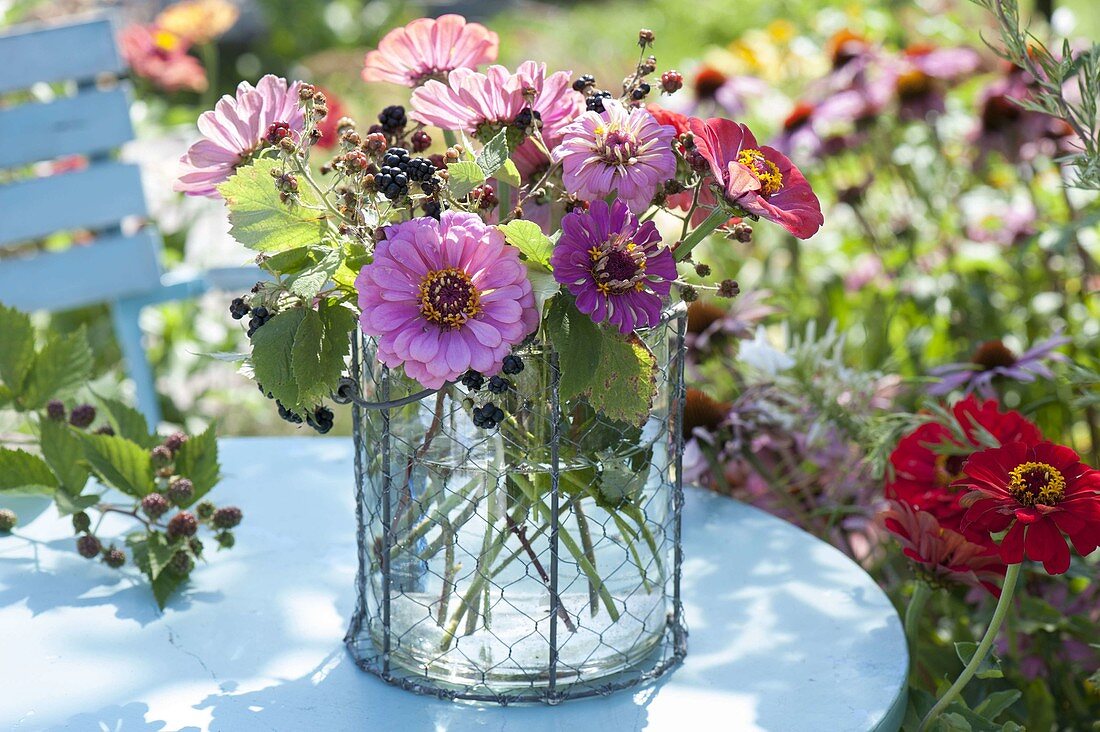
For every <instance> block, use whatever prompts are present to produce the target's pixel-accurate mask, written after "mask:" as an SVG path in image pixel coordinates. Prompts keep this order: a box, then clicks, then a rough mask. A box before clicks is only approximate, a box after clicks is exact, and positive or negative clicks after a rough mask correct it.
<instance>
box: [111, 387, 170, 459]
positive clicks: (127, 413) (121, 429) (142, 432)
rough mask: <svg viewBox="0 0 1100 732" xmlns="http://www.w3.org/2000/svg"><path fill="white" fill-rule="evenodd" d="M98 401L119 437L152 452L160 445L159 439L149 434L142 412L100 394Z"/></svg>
mask: <svg viewBox="0 0 1100 732" xmlns="http://www.w3.org/2000/svg"><path fill="white" fill-rule="evenodd" d="M96 399H97V400H98V401H99V403H100V405H102V407H103V411H105V412H106V413H107V420H108V421H109V422H110V423H111V426H112V427H113V428H114V430H115V434H117V435H118V436H119V437H125V438H126V439H127V440H130V441H131V442H136V443H137V444H139V445H141V446H142V447H146V448H149V449H150V450H151V449H153V448H154V447H156V446H157V445H159V444H160V438H159V437H157V436H156V435H151V434H149V424H148V423H147V422H146V421H145V415H143V414H142V413H141V412H139V411H138V410H136V409H134V408H133V407H131V406H129V405H128V404H123V403H122V402H120V401H118V400H117V399H109V398H107V397H102V396H99V395H98V394H97V395H96Z"/></svg>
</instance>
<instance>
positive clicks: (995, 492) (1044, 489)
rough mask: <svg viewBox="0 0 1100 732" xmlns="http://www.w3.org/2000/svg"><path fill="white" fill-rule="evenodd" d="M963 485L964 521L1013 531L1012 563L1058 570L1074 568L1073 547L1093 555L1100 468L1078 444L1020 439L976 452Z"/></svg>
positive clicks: (1004, 542) (1007, 549)
mask: <svg viewBox="0 0 1100 732" xmlns="http://www.w3.org/2000/svg"><path fill="white" fill-rule="evenodd" d="M963 474H964V475H963V477H962V478H960V479H959V480H958V482H957V483H956V485H957V486H958V487H959V488H969V489H970V490H971V492H970V493H968V494H967V495H966V496H964V497H963V500H962V505H963V506H964V507H966V509H967V510H966V515H965V516H964V517H963V526H964V528H978V529H981V530H982V531H988V532H990V533H998V532H1001V531H1004V530H1006V529H1007V530H1008V533H1007V534H1005V535H1004V538H1002V539H1001V542H1000V554H1001V559H1003V560H1004V561H1005V562H1007V563H1008V564H1019V563H1020V562H1022V561H1023V560H1024V556H1025V555H1026V556H1027V558H1028V559H1031V560H1034V561H1036V562H1042V563H1043V567H1044V568H1045V569H1046V571H1047V572H1049V573H1050V574H1062V573H1063V572H1065V571H1066V570H1067V569H1069V547H1068V546H1067V544H1066V540H1065V538H1064V537H1063V536H1062V533H1063V532H1064V533H1066V534H1067V535H1069V539H1070V541H1071V542H1072V543H1073V548H1074V549H1076V550H1077V553H1078V554H1080V555H1081V556H1087V555H1088V554H1090V553H1091V552H1092V551H1093V550H1094V549H1096V547H1097V546H1100V471H1096V470H1093V469H1092V468H1090V467H1089V466H1087V465H1085V464H1084V463H1082V462H1081V459H1080V457H1079V456H1078V455H1077V453H1075V452H1074V451H1073V450H1071V449H1069V448H1068V447H1063V446H1062V445H1055V444H1054V443H1051V442H1040V443H1039V444H1037V445H1028V444H1026V443H1023V442H1013V443H1011V444H1008V445H1005V446H1003V447H997V448H993V449H990V450H983V451H982V452H978V453H974V454H973V455H971V456H970V458H969V459H968V460H967V461H966V464H965V465H964V466H963Z"/></svg>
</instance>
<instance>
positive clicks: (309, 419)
mask: <svg viewBox="0 0 1100 732" xmlns="http://www.w3.org/2000/svg"><path fill="white" fill-rule="evenodd" d="M334 419H335V418H334V416H333V414H332V410H331V409H329V408H328V407H317V408H316V409H315V410H313V414H311V415H306V424H308V425H309V426H310V427H312V428H313V429H315V430H317V431H318V432H319V433H321V434H322V435H323V434H325V433H327V432H328V431H329V430H331V429H332V424H333V421H334Z"/></svg>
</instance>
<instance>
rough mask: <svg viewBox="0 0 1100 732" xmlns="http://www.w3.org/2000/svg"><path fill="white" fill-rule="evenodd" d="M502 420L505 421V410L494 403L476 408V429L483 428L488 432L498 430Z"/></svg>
mask: <svg viewBox="0 0 1100 732" xmlns="http://www.w3.org/2000/svg"><path fill="white" fill-rule="evenodd" d="M502 419H504V410H503V409H501V408H500V407H498V406H497V405H495V404H493V403H492V402H486V403H485V404H484V405H483V406H480V407H474V426H475V427H481V428H482V429H486V430H491V429H496V427H497V425H499V424H500V421H501V420H502Z"/></svg>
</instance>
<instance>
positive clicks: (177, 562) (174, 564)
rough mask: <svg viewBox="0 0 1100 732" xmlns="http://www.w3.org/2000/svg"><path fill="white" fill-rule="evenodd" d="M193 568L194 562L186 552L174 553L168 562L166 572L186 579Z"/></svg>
mask: <svg viewBox="0 0 1100 732" xmlns="http://www.w3.org/2000/svg"><path fill="white" fill-rule="evenodd" d="M194 568H195V562H194V560H192V559H191V557H190V556H189V555H188V554H187V552H176V553H175V554H173V555H172V558H171V559H170V560H169V561H168V571H170V572H172V573H173V574H175V575H178V576H180V577H186V576H187V575H189V574H191V570H192V569H194Z"/></svg>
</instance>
